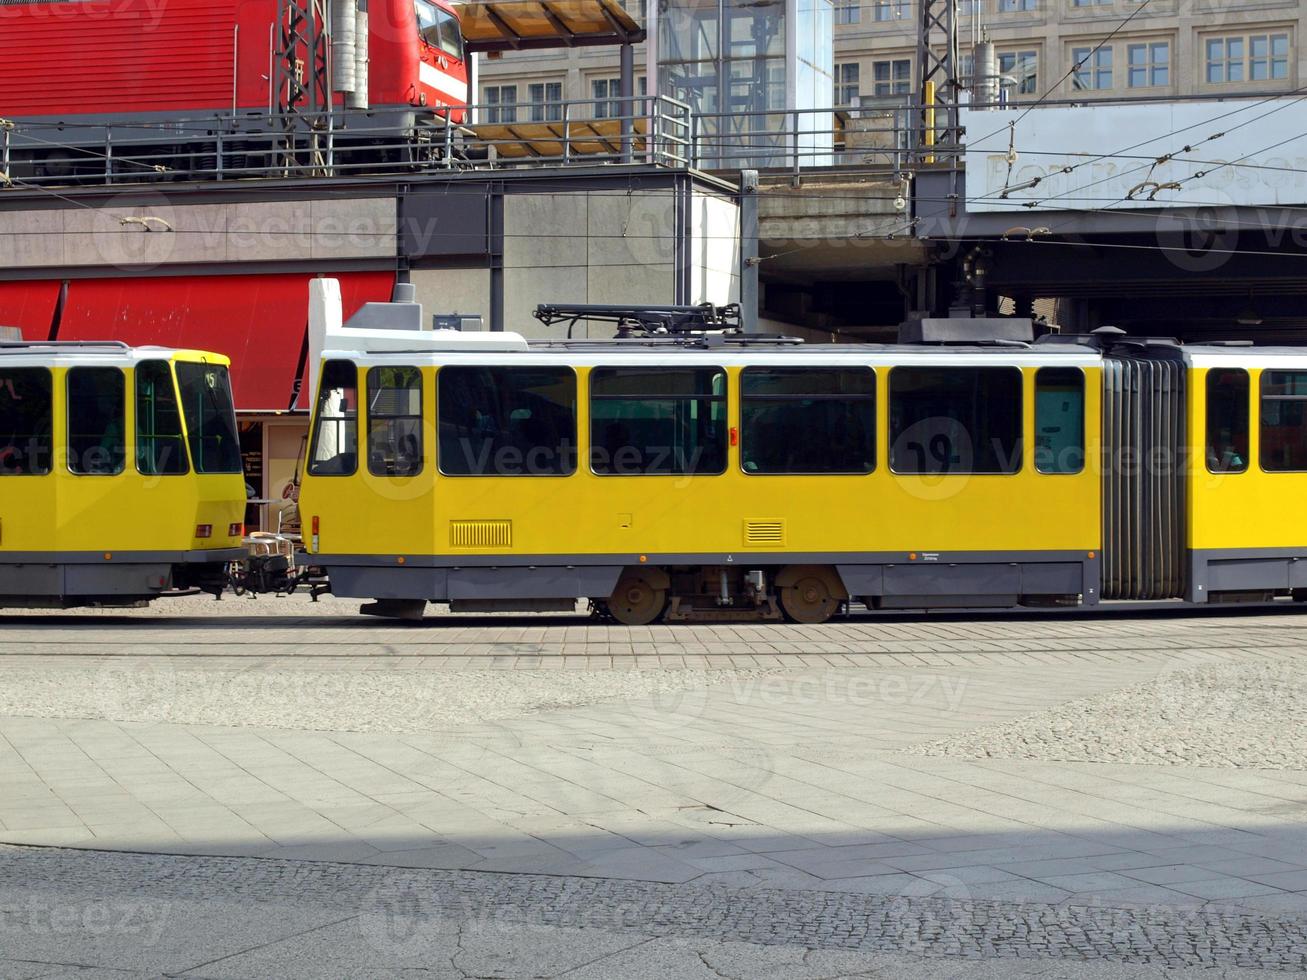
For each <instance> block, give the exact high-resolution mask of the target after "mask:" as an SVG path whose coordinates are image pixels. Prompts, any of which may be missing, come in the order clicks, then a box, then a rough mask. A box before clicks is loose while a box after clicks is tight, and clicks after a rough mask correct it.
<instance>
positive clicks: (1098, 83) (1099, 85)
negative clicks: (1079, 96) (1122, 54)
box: [1071, 47, 1112, 90]
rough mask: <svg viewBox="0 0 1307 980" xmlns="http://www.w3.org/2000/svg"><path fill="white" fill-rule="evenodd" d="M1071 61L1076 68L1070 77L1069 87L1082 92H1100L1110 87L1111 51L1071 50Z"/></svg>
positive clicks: (1105, 49) (1107, 48) (1095, 49)
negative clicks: (1090, 90) (1091, 90)
mask: <svg viewBox="0 0 1307 980" xmlns="http://www.w3.org/2000/svg"><path fill="white" fill-rule="evenodd" d="M1071 61H1072V62H1073V63H1074V64H1075V65H1076V66H1077V67H1076V69H1075V74H1074V75H1072V77H1071V87H1072V88H1074V89H1083V90H1089V89H1093V90H1100V89H1107V88H1111V87H1112V49H1111V48H1110V47H1101V48H1072V49H1071Z"/></svg>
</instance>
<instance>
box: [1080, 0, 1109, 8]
mask: <svg viewBox="0 0 1307 980" xmlns="http://www.w3.org/2000/svg"><path fill="white" fill-rule="evenodd" d="M1111 5H1112V0H1071V6H1073V7H1110V6H1111Z"/></svg>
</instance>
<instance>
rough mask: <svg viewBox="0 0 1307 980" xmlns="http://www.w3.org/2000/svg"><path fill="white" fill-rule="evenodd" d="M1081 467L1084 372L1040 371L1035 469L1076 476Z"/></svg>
mask: <svg viewBox="0 0 1307 980" xmlns="http://www.w3.org/2000/svg"><path fill="white" fill-rule="evenodd" d="M1084 468H1085V375H1084V372H1083V371H1081V370H1080V369H1079V368H1040V369H1039V370H1038V371H1036V372H1035V469H1036V470H1038V471H1039V472H1040V473H1079V472H1080V471H1081V470H1083V469H1084Z"/></svg>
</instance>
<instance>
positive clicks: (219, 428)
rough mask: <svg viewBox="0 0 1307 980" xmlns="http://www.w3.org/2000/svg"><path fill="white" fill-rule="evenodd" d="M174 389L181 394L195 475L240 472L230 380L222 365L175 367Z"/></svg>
mask: <svg viewBox="0 0 1307 980" xmlns="http://www.w3.org/2000/svg"><path fill="white" fill-rule="evenodd" d="M177 386H178V387H179V388H180V389H181V393H182V415H183V417H184V418H185V419H186V434H187V436H188V437H189V441H190V446H191V460H192V462H194V464H195V472H196V473H239V472H241V470H242V466H241V447H240V436H239V435H237V433H236V409H235V407H234V406H233V404H232V398H231V379H230V378H229V377H228V376H227V368H226V367H225V366H224V365H222V364H196V363H192V362H187V361H180V362H178V364H177Z"/></svg>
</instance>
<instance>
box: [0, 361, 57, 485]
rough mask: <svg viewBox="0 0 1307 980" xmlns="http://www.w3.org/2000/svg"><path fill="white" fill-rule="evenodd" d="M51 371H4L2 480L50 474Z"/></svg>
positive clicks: (0, 373) (0, 392)
mask: <svg viewBox="0 0 1307 980" xmlns="http://www.w3.org/2000/svg"><path fill="white" fill-rule="evenodd" d="M52 392H53V384H52V381H51V379H50V370H49V368H4V369H0V477H3V476H44V475H45V474H47V473H49V472H50V458H51V456H52V455H53V445H52V442H51V421H50V420H51V402H52V398H51V395H52Z"/></svg>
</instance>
